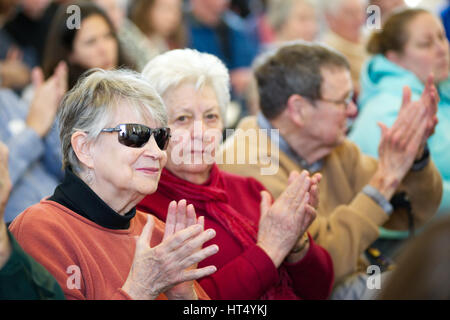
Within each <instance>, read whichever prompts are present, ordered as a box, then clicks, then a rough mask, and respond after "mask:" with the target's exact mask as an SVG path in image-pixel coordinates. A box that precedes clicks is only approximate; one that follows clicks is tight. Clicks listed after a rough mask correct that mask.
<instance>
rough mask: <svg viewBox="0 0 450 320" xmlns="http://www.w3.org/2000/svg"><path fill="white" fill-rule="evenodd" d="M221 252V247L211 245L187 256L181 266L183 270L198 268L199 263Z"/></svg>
mask: <svg viewBox="0 0 450 320" xmlns="http://www.w3.org/2000/svg"><path fill="white" fill-rule="evenodd" d="M217 252H219V246H217V245H215V244H214V245H210V246H208V247H206V248H203V249H201V250H197V251H196V252H194V253H192V254H191V255H189V256H186V257H185V258H184V259H182V260H181V261H180V262H179V264H180V267H181V268H182V269H187V268H189V267H191V266H195V267H196V266H197V263H199V262H200V261H203V260H205V259H206V258H208V257H210V256H212V255H214V254H216V253H217Z"/></svg>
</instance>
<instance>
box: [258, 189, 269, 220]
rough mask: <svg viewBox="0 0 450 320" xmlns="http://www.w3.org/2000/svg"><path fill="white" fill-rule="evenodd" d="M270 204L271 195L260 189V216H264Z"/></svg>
mask: <svg viewBox="0 0 450 320" xmlns="http://www.w3.org/2000/svg"><path fill="white" fill-rule="evenodd" d="M271 205H272V197H271V196H270V193H269V192H267V191H265V190H264V191H261V202H260V213H261V217H262V216H265V215H266V213H267V212H268V211H269V209H270V206H271Z"/></svg>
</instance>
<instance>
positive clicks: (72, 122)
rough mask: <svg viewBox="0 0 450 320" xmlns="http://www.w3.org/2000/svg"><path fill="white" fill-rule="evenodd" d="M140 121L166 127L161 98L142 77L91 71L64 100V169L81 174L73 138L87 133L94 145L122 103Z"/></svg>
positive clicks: (61, 119) (61, 112)
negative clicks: (79, 133)
mask: <svg viewBox="0 0 450 320" xmlns="http://www.w3.org/2000/svg"><path fill="white" fill-rule="evenodd" d="M124 102H125V103H126V105H127V106H128V107H129V108H130V112H136V114H137V115H138V116H139V117H142V118H149V119H152V120H153V121H156V122H157V123H158V125H160V126H167V113H166V109H165V106H164V103H163V101H162V99H161V97H160V96H159V95H158V93H157V92H156V90H155V89H153V88H152V87H151V86H150V85H149V83H148V82H147V81H146V80H145V79H143V78H142V76H141V75H140V74H139V73H136V72H134V71H131V70H125V69H122V70H112V71H105V70H102V69H91V70H89V71H87V72H86V73H85V74H84V75H82V76H81V77H80V79H79V80H78V82H77V84H76V85H75V86H74V87H73V88H72V90H70V91H69V92H68V93H67V94H66V95H65V96H64V98H63V100H62V102H61V106H60V110H59V113H58V117H59V130H60V138H61V148H62V157H63V167H67V166H70V167H72V169H73V170H74V172H77V173H78V172H80V171H81V169H82V168H81V164H80V162H79V160H78V158H77V156H76V154H75V152H74V150H73V148H72V144H71V138H72V135H73V134H74V133H75V132H77V131H83V132H86V133H87V134H88V135H87V139H88V140H89V141H94V140H95V139H97V137H98V135H99V134H100V132H101V130H102V129H104V128H105V127H106V126H107V125H108V124H109V123H110V122H111V121H112V120H113V118H114V116H115V114H116V110H117V107H118V106H119V105H121V104H122V103H124Z"/></svg>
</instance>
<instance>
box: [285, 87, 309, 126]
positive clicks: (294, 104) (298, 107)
mask: <svg viewBox="0 0 450 320" xmlns="http://www.w3.org/2000/svg"><path fill="white" fill-rule="evenodd" d="M307 102H308V101H307V100H306V99H305V98H303V97H302V96H301V95H298V94H293V95H291V96H290V97H289V99H288V101H287V102H286V111H287V113H288V116H289V118H290V119H291V120H292V121H293V122H294V123H295V124H296V125H297V126H299V127H302V126H303V124H304V123H305V111H306V110H305V108H306V107H307V105H306V103H307Z"/></svg>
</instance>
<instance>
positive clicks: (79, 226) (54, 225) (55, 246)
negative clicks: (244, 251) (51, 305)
mask: <svg viewBox="0 0 450 320" xmlns="http://www.w3.org/2000/svg"><path fill="white" fill-rule="evenodd" d="M146 222H147V214H144V213H142V212H139V211H138V212H136V216H135V217H134V218H133V219H132V220H131V221H130V227H129V228H128V229H126V230H113V229H107V228H104V227H101V226H99V225H97V224H95V223H94V222H92V221H90V220H88V219H86V218H84V217H82V216H80V215H79V214H77V213H75V212H73V211H71V210H69V209H67V208H66V207H64V206H62V205H60V204H59V203H56V202H54V201H48V200H43V201H41V202H40V203H38V204H36V205H34V206H32V207H30V208H28V209H27V210H25V211H24V212H22V213H21V214H20V215H19V216H18V217H17V218H16V219H15V220H14V221H13V223H12V224H11V226H10V230H11V232H12V233H13V235H14V236H15V237H16V239H17V241H18V242H19V244H20V245H21V246H22V248H23V249H24V250H25V251H26V252H27V253H28V254H30V255H31V256H32V257H33V258H34V259H35V260H36V261H38V262H39V263H40V264H42V265H43V266H44V267H45V268H46V269H47V270H48V271H49V272H50V273H51V274H52V275H53V276H54V277H55V278H56V280H57V281H58V283H59V285H60V286H61V287H62V289H63V291H64V294H65V296H66V298H67V299H88V300H93V299H101V300H109V299H131V298H130V296H129V295H128V294H127V293H125V292H124V291H123V290H122V289H121V287H122V286H123V284H124V283H125V280H126V278H127V276H128V273H129V271H130V268H131V264H132V261H133V258H134V252H135V248H136V239H135V237H136V236H139V235H140V234H141V232H142V229H143V227H144V225H145V223H146ZM163 234H164V223H163V222H162V221H160V220H158V219H156V218H155V228H154V231H153V234H152V238H151V241H150V245H151V246H152V247H153V246H155V245H157V244H158V243H160V242H161V240H162V237H163ZM78 268H79V269H78ZM78 271H80V272H78ZM78 274H79V275H80V278H79V279H80V280H79V284H80V287H79V288H77V280H76V277H77V275H78ZM195 288H196V291H197V295H198V297H199V298H200V299H208V296H207V295H206V294H205V293H204V291H203V290H202V289H201V288H200V286H199V285H198V284H197V283H196V284H195ZM158 299H167V297H166V296H165V295H164V294H161V295H160V296H159V297H158Z"/></svg>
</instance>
